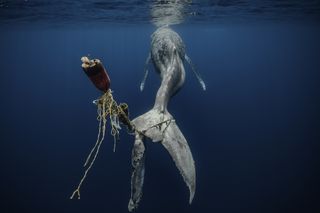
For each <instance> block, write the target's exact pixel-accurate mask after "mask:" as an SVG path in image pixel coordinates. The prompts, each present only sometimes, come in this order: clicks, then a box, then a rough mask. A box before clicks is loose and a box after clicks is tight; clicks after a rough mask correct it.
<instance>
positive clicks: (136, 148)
mask: <svg viewBox="0 0 320 213" xmlns="http://www.w3.org/2000/svg"><path fill="white" fill-rule="evenodd" d="M131 161H132V176H131V197H130V201H129V204H128V210H129V211H130V212H131V211H133V210H134V209H136V208H138V204H139V201H140V199H141V197H142V187H143V182H144V168H145V166H144V162H145V145H144V141H143V135H141V134H136V139H135V141H134V145H133V148H132V157H131Z"/></svg>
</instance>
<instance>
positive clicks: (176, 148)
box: [161, 121, 196, 204]
mask: <svg viewBox="0 0 320 213" xmlns="http://www.w3.org/2000/svg"><path fill="white" fill-rule="evenodd" d="M161 143H162V145H163V146H164V147H165V148H166V150H167V151H168V152H169V154H170V155H171V157H172V159H173V161H174V162H175V164H176V166H177V168H178V169H179V171H180V173H181V175H182V177H183V179H184V181H185V183H186V184H187V186H188V188H189V191H190V196H189V203H190V204H191V202H192V200H193V197H194V193H195V189H196V170H195V166H194V161H193V157H192V154H191V151H190V148H189V146H188V143H187V141H186V139H185V137H184V136H183V134H182V133H181V131H180V129H179V127H178V126H177V125H176V123H175V122H174V121H172V122H171V123H170V124H169V125H168V127H167V129H166V130H165V132H164V139H163V140H162V142H161Z"/></svg>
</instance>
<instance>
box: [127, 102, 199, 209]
mask: <svg viewBox="0 0 320 213" xmlns="http://www.w3.org/2000/svg"><path fill="white" fill-rule="evenodd" d="M132 123H133V124H134V126H135V129H136V141H135V145H134V148H133V152H132V164H133V172H132V177H131V199H130V201H129V206H128V207H129V211H132V210H133V209H135V208H136V207H137V206H138V202H139V201H140V198H141V196H142V186H143V180H144V159H145V158H144V151H145V149H144V146H143V148H141V144H143V143H142V142H141V141H143V139H144V138H149V139H151V140H152V141H153V142H159V143H161V144H162V145H163V146H164V148H165V149H166V150H167V151H168V152H169V154H170V156H171V157H172V159H173V161H174V162H175V165H176V167H177V168H178V170H179V171H180V174H181V175H182V177H183V179H184V181H185V183H186V184H187V186H188V188H189V192H190V196H189V203H190V204H191V202H192V200H193V197H194V194H195V189H196V172H195V165H194V160H193V157H192V153H191V151H190V148H189V145H188V143H187V140H186V139H185V137H184V136H183V134H182V132H181V131H180V129H179V127H178V125H177V124H176V122H175V120H174V118H173V117H172V115H171V114H170V113H169V112H168V111H164V112H162V111H160V110H158V109H156V108H154V109H151V110H150V111H148V112H147V113H145V114H143V115H141V116H139V117H137V118H136V119H134V120H133V121H132ZM137 135H138V136H137ZM142 138H143V139H142ZM137 144H140V145H137ZM139 150H143V153H142V154H141V151H139ZM142 156H143V157H142ZM135 165H138V166H135Z"/></svg>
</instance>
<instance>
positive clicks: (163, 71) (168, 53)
mask: <svg viewBox="0 0 320 213" xmlns="http://www.w3.org/2000/svg"><path fill="white" fill-rule="evenodd" d="M151 61H152V63H153V65H154V68H155V71H156V72H157V73H158V74H159V75H160V78H161V84H160V87H159V89H158V91H157V94H156V98H155V102H154V105H153V107H152V108H151V109H150V110H149V111H147V112H146V113H144V114H142V115H140V116H138V117H136V118H135V119H133V120H132V125H133V126H134V129H135V141H134V145H133V149H132V168H133V169H132V176H131V197H130V200H129V204H128V210H129V211H133V210H134V209H136V208H137V207H138V204H139V202H140V200H141V198H142V188H143V183H144V174H145V152H146V144H145V141H146V139H149V140H151V141H152V142H154V143H159V144H162V145H163V147H164V148H165V149H166V150H167V151H168V153H169V154H170V156H171V157H172V159H173V161H174V163H175V165H176V167H177V168H178V170H179V172H180V174H181V176H182V177H183V180H184V182H185V183H186V185H187V187H188V189H189V203H190V204H191V203H192V200H193V197H194V194H195V190H196V170H195V163H194V159H193V156H192V153H191V150H190V147H189V145H188V143H187V140H186V138H185V137H184V135H183V134H182V132H181V130H180V128H179V127H178V125H177V123H176V121H175V119H174V117H173V116H172V115H171V114H170V113H169V112H168V109H167V107H168V103H169V101H170V99H171V98H172V97H173V96H174V95H175V94H176V93H177V92H178V91H179V90H180V89H181V87H182V86H183V84H184V82H185V77H186V72H185V68H184V62H185V61H186V62H187V63H188V64H190V66H191V69H192V71H193V72H194V74H195V76H196V77H197V79H198V80H199V82H200V85H201V87H202V89H203V90H206V86H205V83H204V81H203V80H202V78H201V77H200V75H199V74H198V73H197V72H196V70H195V68H194V65H193V64H192V62H191V60H190V58H189V57H188V56H187V55H186V53H185V44H184V43H183V40H182V39H181V37H180V36H179V34H178V33H176V32H175V31H174V30H172V29H171V28H170V27H168V26H164V27H160V28H158V29H157V30H156V31H155V32H154V33H153V34H152V35H151V49H150V53H149V55H148V57H147V59H146V63H145V74H144V77H143V80H142V82H141V85H140V90H141V91H142V90H143V89H144V87H145V82H146V79H147V76H148V73H149V69H148V65H149V63H150V62H151Z"/></svg>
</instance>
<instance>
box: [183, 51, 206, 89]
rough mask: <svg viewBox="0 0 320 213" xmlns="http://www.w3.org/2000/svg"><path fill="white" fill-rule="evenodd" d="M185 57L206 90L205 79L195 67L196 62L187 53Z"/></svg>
mask: <svg viewBox="0 0 320 213" xmlns="http://www.w3.org/2000/svg"><path fill="white" fill-rule="evenodd" d="M184 58H185V59H186V61H187V62H188V64H189V65H190V67H191V69H192V71H193V73H194V74H195V75H196V77H197V79H198V81H199V83H200V84H201V87H202V89H203V90H206V84H205V83H204V81H203V80H202V78H201V76H200V74H199V73H198V72H197V71H196V68H195V66H194V64H193V63H192V61H191V59H190V58H189V56H188V55H187V54H186V55H185V56H184Z"/></svg>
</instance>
